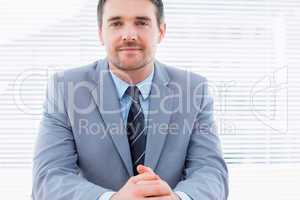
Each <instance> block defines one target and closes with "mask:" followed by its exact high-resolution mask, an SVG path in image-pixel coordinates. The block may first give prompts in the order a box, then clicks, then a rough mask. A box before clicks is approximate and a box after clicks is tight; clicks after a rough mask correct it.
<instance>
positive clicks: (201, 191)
mask: <svg viewBox="0 0 300 200" xmlns="http://www.w3.org/2000/svg"><path fill="white" fill-rule="evenodd" d="M202 85H203V87H202V92H201V94H198V97H197V98H199V97H201V98H199V99H201V101H200V103H199V105H200V106H199V110H198V113H197V117H196V120H195V122H194V124H193V129H192V133H191V136H190V142H189V146H188V150H187V156H186V160H185V169H184V174H183V180H182V181H180V182H179V183H178V184H177V185H176V187H175V189H174V190H175V191H182V192H184V193H186V194H187V195H188V196H190V197H191V198H192V199H193V200H225V199H227V196H228V170H227V167H226V164H225V162H224V159H223V157H222V152H221V148H220V141H219V138H218V136H217V134H216V128H215V126H214V119H213V100H212V98H211V96H210V95H209V94H208V87H207V81H206V80H205V81H204V83H202Z"/></svg>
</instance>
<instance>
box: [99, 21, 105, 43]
mask: <svg viewBox="0 0 300 200" xmlns="http://www.w3.org/2000/svg"><path fill="white" fill-rule="evenodd" d="M98 36H99V40H100V43H101V45H104V40H103V32H102V26H101V25H99V27H98Z"/></svg>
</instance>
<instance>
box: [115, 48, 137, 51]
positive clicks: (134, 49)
mask: <svg viewBox="0 0 300 200" xmlns="http://www.w3.org/2000/svg"><path fill="white" fill-rule="evenodd" d="M141 50H142V49H139V48H122V49H120V51H141Z"/></svg>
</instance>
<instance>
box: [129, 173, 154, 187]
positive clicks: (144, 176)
mask: <svg viewBox="0 0 300 200" xmlns="http://www.w3.org/2000/svg"><path fill="white" fill-rule="evenodd" d="M142 180H144V181H147V180H149V181H150V180H158V177H157V175H155V174H152V173H149V172H146V173H142V174H139V175H136V176H133V177H131V178H130V181H132V182H133V183H134V184H135V183H137V182H139V181H142Z"/></svg>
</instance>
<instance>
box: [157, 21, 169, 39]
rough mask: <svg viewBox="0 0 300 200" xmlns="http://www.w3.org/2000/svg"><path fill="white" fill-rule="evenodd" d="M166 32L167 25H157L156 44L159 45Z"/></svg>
mask: <svg viewBox="0 0 300 200" xmlns="http://www.w3.org/2000/svg"><path fill="white" fill-rule="evenodd" d="M166 31H167V25H166V23H165V22H163V23H161V24H160V25H159V38H158V41H157V42H158V43H161V41H162V40H163V39H164V38H165V35H166Z"/></svg>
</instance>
